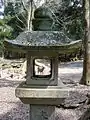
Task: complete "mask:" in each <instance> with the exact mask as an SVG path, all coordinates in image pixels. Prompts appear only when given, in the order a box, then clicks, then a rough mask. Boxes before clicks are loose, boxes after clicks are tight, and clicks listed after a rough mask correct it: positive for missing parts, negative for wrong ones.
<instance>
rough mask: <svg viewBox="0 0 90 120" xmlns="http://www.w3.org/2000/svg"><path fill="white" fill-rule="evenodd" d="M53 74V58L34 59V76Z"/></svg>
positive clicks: (45, 76)
mask: <svg viewBox="0 0 90 120" xmlns="http://www.w3.org/2000/svg"><path fill="white" fill-rule="evenodd" d="M51 76H52V60H51V59H48V58H44V59H43V58H40V59H37V58H35V59H34V60H33V77H37V78H51Z"/></svg>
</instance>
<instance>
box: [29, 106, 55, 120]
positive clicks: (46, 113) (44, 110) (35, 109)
mask: <svg viewBox="0 0 90 120" xmlns="http://www.w3.org/2000/svg"><path fill="white" fill-rule="evenodd" d="M30 120H55V106H48V105H30Z"/></svg>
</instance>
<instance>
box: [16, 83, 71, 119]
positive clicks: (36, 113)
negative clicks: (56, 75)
mask: <svg viewBox="0 0 90 120" xmlns="http://www.w3.org/2000/svg"><path fill="white" fill-rule="evenodd" d="M15 94H16V96H17V97H18V98H19V99H20V100H21V101H22V102H23V103H25V104H29V105H30V120H55V106H56V105H59V104H60V103H62V102H63V101H64V99H65V98H67V97H68V96H69V90H68V89H65V88H64V89H63V88H61V87H58V86H32V85H27V84H26V83H25V82H22V83H21V84H20V85H19V86H18V87H17V88H16V90H15Z"/></svg>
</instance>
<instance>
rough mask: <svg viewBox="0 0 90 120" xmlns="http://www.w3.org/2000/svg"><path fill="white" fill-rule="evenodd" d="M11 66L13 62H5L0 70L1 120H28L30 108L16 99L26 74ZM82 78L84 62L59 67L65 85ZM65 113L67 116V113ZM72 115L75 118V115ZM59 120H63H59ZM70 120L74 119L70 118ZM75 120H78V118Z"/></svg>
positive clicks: (60, 77)
mask: <svg viewBox="0 0 90 120" xmlns="http://www.w3.org/2000/svg"><path fill="white" fill-rule="evenodd" d="M2 61H3V60H1V62H2ZM13 62H14V61H13ZM4 64H6V66H7V64H8V67H5V65H4ZM14 64H16V63H14ZM19 64H20V63H19ZM9 65H11V61H10V60H4V61H3V62H2V66H3V67H2V68H1V69H0V120H28V118H29V106H28V105H24V104H23V103H22V102H21V101H20V100H19V99H18V98H16V97H15V88H16V87H17V86H18V85H19V83H21V81H24V80H25V79H24V74H21V73H22V71H21V67H19V68H18V69H17V65H16V68H15V66H14V68H12V67H10V66H9ZM81 76H82V61H77V62H68V63H62V64H61V65H60V67H59V79H61V80H62V81H63V82H64V83H65V84H73V83H78V81H79V80H80V78H81ZM72 78H73V79H72ZM57 111H58V109H57ZM65 112H66V113H65V114H66V115H67V111H65ZM71 114H72V118H73V115H74V114H73V113H71ZM57 120H61V119H59V118H57ZM63 120H64V119H63ZM68 120H72V119H71V118H70V119H68ZM73 120H76V118H75V119H73Z"/></svg>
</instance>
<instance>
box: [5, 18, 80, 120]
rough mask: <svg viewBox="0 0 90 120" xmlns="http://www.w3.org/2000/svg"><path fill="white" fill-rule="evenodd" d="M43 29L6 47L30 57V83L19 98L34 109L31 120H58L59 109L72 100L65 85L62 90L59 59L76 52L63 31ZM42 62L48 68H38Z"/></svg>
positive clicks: (18, 90) (18, 93)
mask: <svg viewBox="0 0 90 120" xmlns="http://www.w3.org/2000/svg"><path fill="white" fill-rule="evenodd" d="M42 19H43V18H42ZM42 19H41V20H42ZM48 19H49V18H48ZM42 22H43V20H42ZM39 28H41V30H42V31H40V30H38V31H25V32H23V33H21V34H20V35H19V36H18V37H17V38H16V39H15V40H6V41H5V42H4V44H5V47H6V48H7V49H10V50H13V51H18V52H23V53H26V55H27V72H26V74H27V75H26V81H25V82H22V83H21V84H20V85H19V86H18V87H17V88H16V90H15V94H16V96H17V97H18V98H20V100H21V101H22V102H23V103H25V104H29V105H30V120H55V106H56V105H58V104H60V103H61V102H63V100H64V99H65V98H66V97H68V96H69V90H68V89H65V88H63V86H62V82H61V81H59V82H60V84H59V86H58V55H59V53H64V52H65V51H66V52H67V50H70V49H72V47H73V44H72V43H71V40H70V39H68V38H67V37H66V36H65V35H64V34H63V33H62V32H60V31H50V30H49V31H47V30H46V31H44V30H43V27H42V25H41V27H40V26H39ZM75 44H77V42H76V43H75ZM77 45H78V44H77ZM77 45H76V48H77V47H78V46H77ZM39 60H41V61H43V63H45V62H46V63H47V65H43V64H42V65H38V64H37V62H38V61H39ZM46 66H48V67H46ZM46 68H48V69H46Z"/></svg>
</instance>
